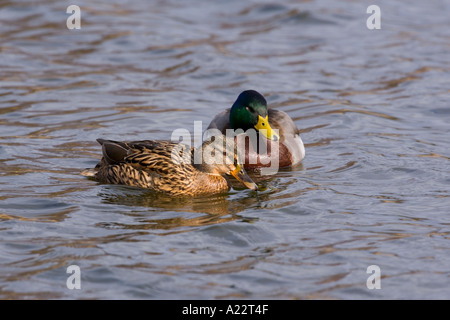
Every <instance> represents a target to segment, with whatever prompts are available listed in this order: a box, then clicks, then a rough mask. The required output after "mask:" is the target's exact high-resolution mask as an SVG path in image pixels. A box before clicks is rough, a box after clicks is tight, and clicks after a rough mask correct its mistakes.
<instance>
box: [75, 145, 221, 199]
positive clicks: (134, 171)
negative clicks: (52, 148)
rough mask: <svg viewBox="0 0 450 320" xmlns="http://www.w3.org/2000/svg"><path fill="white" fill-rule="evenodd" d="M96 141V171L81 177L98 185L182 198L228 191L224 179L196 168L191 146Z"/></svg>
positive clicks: (86, 172) (89, 171)
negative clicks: (98, 146) (99, 152)
mask: <svg viewBox="0 0 450 320" xmlns="http://www.w3.org/2000/svg"><path fill="white" fill-rule="evenodd" d="M97 141H98V142H99V143H100V144H101V145H102V151H103V157H102V159H101V160H100V162H99V163H98V164H97V166H96V167H95V169H86V170H83V171H82V174H83V175H84V176H88V177H93V178H95V179H97V180H98V181H100V182H103V183H111V184H123V185H128V186H134V187H141V188H148V189H152V190H155V191H158V192H163V193H167V194H171V195H185V196H190V195H201V194H210V193H217V192H223V191H227V190H228V189H229V185H228V182H227V180H226V179H225V178H224V177H222V176H213V175H208V174H205V173H201V172H199V171H198V170H196V169H195V167H194V166H193V165H192V163H191V161H192V157H193V152H194V150H195V149H194V148H193V147H189V146H186V145H181V144H178V143H173V142H170V141H159V140H158V141H155V140H142V141H132V142H119V141H113V140H104V139H98V140H97Z"/></svg>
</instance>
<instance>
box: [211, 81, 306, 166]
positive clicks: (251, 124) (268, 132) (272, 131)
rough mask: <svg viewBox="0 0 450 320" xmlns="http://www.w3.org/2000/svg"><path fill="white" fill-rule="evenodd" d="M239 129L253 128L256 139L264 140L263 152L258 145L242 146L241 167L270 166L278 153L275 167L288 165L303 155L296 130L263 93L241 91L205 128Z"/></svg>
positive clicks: (297, 130)
mask: <svg viewBox="0 0 450 320" xmlns="http://www.w3.org/2000/svg"><path fill="white" fill-rule="evenodd" d="M229 129H231V130H234V131H236V130H239V129H242V130H243V131H244V132H248V131H249V130H252V129H253V130H256V132H257V139H264V140H265V142H266V145H267V149H266V150H264V152H263V151H262V150H261V149H260V148H259V147H258V146H259V144H252V143H249V144H247V145H245V148H246V150H245V161H244V168H245V169H246V170H251V171H258V170H259V169H260V168H263V167H269V166H271V165H272V163H271V161H273V158H271V156H272V154H273V155H276V154H278V159H277V162H278V163H277V166H278V167H279V168H284V167H292V166H295V165H297V164H299V163H300V162H301V161H302V160H303V159H304V157H305V146H304V144H303V141H302V139H301V137H300V133H299V129H298V128H297V126H296V125H295V123H294V121H293V120H292V118H291V117H290V116H289V115H288V114H287V113H286V112H284V111H282V110H277V109H270V108H268V107H267V101H266V99H265V98H264V96H263V95H262V94H261V93H259V92H257V91H256V90H245V91H243V92H242V93H240V94H239V96H238V97H237V99H236V101H235V102H234V103H233V105H232V107H231V108H228V109H226V110H223V111H222V112H220V113H218V114H217V115H216V116H215V117H214V118H213V119H212V120H211V123H210V124H209V126H208V128H207V129H206V131H208V130H219V131H220V132H221V133H223V134H226V133H227V131H228V130H229ZM277 132H278V133H277Z"/></svg>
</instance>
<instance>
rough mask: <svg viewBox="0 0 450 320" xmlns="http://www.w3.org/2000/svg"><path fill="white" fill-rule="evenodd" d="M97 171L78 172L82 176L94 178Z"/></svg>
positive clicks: (85, 170)
mask: <svg viewBox="0 0 450 320" xmlns="http://www.w3.org/2000/svg"><path fill="white" fill-rule="evenodd" d="M97 172H98V171H97V170H95V169H84V170H82V171H81V172H80V174H81V175H82V176H85V177H92V178H95V176H96V174H97Z"/></svg>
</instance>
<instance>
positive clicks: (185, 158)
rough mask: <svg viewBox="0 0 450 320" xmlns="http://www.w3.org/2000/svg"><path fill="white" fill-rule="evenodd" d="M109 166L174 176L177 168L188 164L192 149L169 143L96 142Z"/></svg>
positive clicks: (100, 140) (146, 141)
mask: <svg viewBox="0 0 450 320" xmlns="http://www.w3.org/2000/svg"><path fill="white" fill-rule="evenodd" d="M97 141H98V142H99V143H100V144H101V145H102V153H103V159H104V161H106V162H107V164H109V165H115V164H121V163H126V164H128V165H130V166H132V167H133V168H134V169H136V170H142V171H146V172H147V173H150V174H158V175H168V174H175V173H176V171H177V169H178V168H179V166H185V165H188V164H190V160H191V157H192V152H193V148H191V147H188V146H186V145H181V144H178V143H173V142H171V141H154V140H142V141H132V142H119V141H113V140H103V139H98V140H97Z"/></svg>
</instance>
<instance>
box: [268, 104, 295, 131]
mask: <svg viewBox="0 0 450 320" xmlns="http://www.w3.org/2000/svg"><path fill="white" fill-rule="evenodd" d="M268 114H269V124H270V126H271V127H272V128H273V129H278V130H280V137H283V136H288V135H294V136H295V135H298V133H299V130H298V128H297V126H296V125H295V123H294V121H293V120H292V118H291V117H290V116H289V115H288V114H287V113H286V112H284V111H281V110H277V109H269V110H268Z"/></svg>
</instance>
